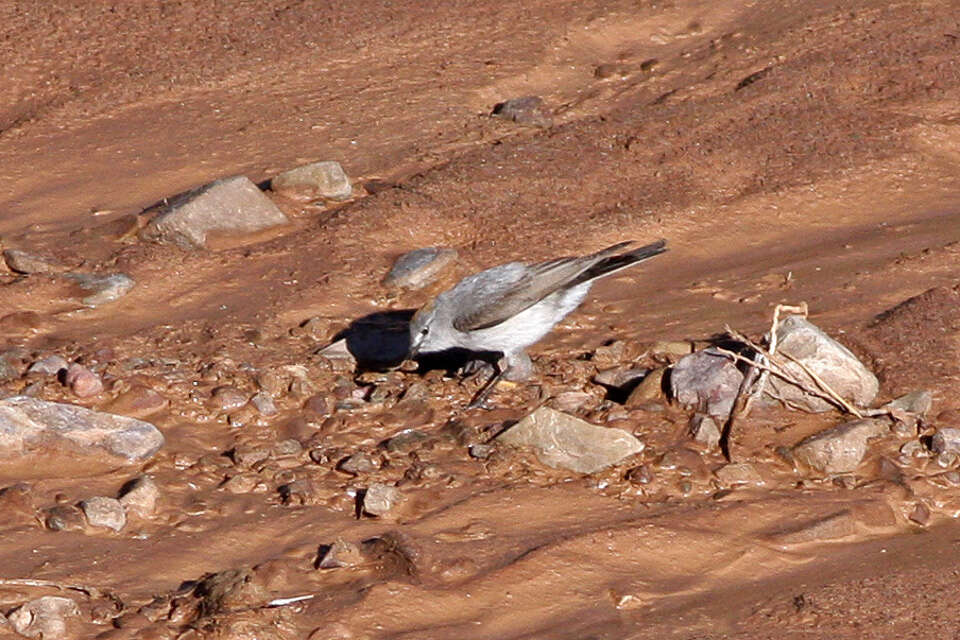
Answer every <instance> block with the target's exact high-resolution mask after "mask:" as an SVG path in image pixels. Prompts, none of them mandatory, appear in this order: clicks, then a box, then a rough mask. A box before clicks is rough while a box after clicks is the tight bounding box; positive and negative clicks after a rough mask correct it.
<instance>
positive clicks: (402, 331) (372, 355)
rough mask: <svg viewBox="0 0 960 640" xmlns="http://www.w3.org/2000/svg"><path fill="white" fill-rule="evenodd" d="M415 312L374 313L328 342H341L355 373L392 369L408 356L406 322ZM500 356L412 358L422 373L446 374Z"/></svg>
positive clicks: (460, 352) (461, 352) (455, 352)
mask: <svg viewBox="0 0 960 640" xmlns="http://www.w3.org/2000/svg"><path fill="white" fill-rule="evenodd" d="M415 312H416V310H415V309H402V310H397V311H378V312H376V313H371V314H370V315H367V316H363V317H362V318H357V319H356V320H354V321H353V322H351V323H350V326H348V327H347V328H346V329H344V330H343V331H341V332H340V333H338V334H337V335H335V336H334V337H333V340H332V341H331V342H334V343H335V342H337V341H338V340H345V341H346V347H347V350H348V351H349V352H350V354H351V355H352V356H353V357H354V358H355V359H356V361H357V372H361V371H384V370H387V369H393V368H395V367H397V366H399V365H400V363H401V362H403V361H404V360H405V359H406V358H407V354H408V353H409V352H410V320H411V318H413V314H414V313H415ZM499 355H500V354H494V353H474V352H471V351H467V350H466V349H449V350H447V351H443V352H439V353H430V354H420V355H418V356H417V357H416V361H417V363H418V364H419V365H420V366H419V368H418V371H419V372H420V373H423V372H425V371H429V370H431V369H444V370H446V371H447V372H448V373H454V372H456V371H459V370H460V369H461V368H462V367H463V366H464V365H466V364H467V363H468V362H470V361H472V360H483V361H487V362H496V360H497V358H498V357H499Z"/></svg>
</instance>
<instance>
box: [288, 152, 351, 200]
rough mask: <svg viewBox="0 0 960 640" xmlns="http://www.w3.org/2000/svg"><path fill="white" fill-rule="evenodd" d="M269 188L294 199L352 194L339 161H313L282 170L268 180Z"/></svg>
mask: <svg viewBox="0 0 960 640" xmlns="http://www.w3.org/2000/svg"><path fill="white" fill-rule="evenodd" d="M270 189H271V190H272V191H275V192H276V193H280V194H283V195H284V196H286V197H288V198H293V199H295V200H307V201H309V200H317V199H319V198H328V199H330V200H346V199H347V198H349V197H350V196H351V195H353V187H352V186H351V185H350V178H348V177H347V174H346V173H344V171H343V167H341V166H340V163H339V162H336V161H334V160H327V161H324V162H314V163H312V164H307V165H304V166H302V167H297V168H296V169H290V170H289V171H284V172H283V173H281V174H280V175H278V176H277V177H276V178H274V179H273V180H271V181H270Z"/></svg>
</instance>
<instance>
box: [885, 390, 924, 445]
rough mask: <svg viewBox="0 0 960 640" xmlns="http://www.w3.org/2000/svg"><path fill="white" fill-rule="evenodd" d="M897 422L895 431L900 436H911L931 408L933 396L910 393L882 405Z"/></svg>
mask: <svg viewBox="0 0 960 640" xmlns="http://www.w3.org/2000/svg"><path fill="white" fill-rule="evenodd" d="M882 408H883V409H886V410H887V411H889V412H890V415H892V416H893V417H894V418H896V420H897V424H896V425H895V427H894V428H895V430H896V431H897V433H898V434H900V435H906V436H912V435H915V434H916V432H917V424H918V423H919V421H920V419H921V418H924V417H926V415H927V413H929V412H930V409H931V408H933V394H932V393H930V392H929V391H911V392H910V393H908V394H906V395H902V396H900V397H899V398H897V399H895V400H891V401H890V402H888V403H887V404H885V405H883V407H882Z"/></svg>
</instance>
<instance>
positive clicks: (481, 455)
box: [469, 444, 496, 460]
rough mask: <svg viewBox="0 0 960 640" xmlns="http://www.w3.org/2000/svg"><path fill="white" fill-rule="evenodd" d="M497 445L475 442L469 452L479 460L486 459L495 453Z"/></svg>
mask: <svg viewBox="0 0 960 640" xmlns="http://www.w3.org/2000/svg"><path fill="white" fill-rule="evenodd" d="M495 449H496V447H495V446H494V445H492V444H475V445H471V446H470V449H469V452H470V457H471V458H476V459H477V460H486V459H487V458H489V457H490V456H491V455H493V452H494V450H495Z"/></svg>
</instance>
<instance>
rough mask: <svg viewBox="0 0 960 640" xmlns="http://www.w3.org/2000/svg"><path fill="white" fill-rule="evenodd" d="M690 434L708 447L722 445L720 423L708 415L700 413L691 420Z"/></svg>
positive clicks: (696, 440) (715, 447) (712, 447)
mask: <svg viewBox="0 0 960 640" xmlns="http://www.w3.org/2000/svg"><path fill="white" fill-rule="evenodd" d="M690 435H692V436H693V439H694V441H695V442H699V443H700V444H702V445H703V446H705V447H706V448H707V449H711V450H713V449H717V448H719V447H720V436H721V432H720V425H719V424H717V421H716V420H714V419H713V418H711V417H710V416H708V415H704V414H702V413H698V414H696V415H695V416H693V419H691V420H690Z"/></svg>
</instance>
